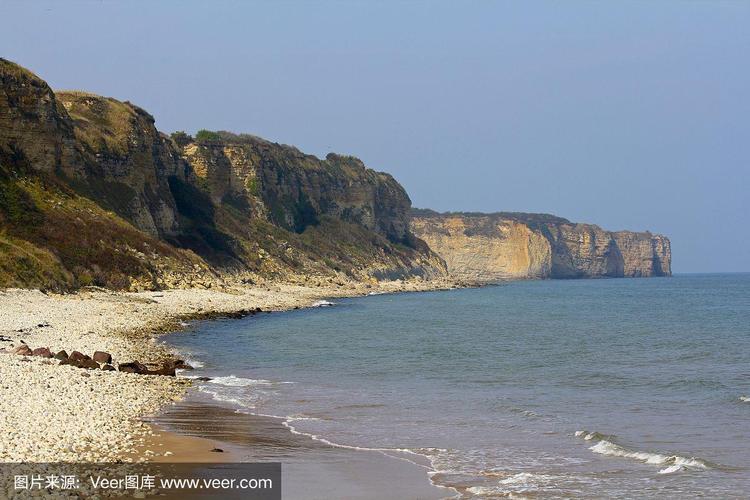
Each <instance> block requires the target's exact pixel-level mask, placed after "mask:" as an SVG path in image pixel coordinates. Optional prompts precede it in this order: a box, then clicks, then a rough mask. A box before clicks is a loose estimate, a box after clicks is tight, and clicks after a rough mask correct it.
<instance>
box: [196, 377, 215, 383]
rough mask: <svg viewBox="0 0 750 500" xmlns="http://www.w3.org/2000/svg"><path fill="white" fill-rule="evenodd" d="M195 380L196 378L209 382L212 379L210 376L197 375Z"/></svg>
mask: <svg viewBox="0 0 750 500" xmlns="http://www.w3.org/2000/svg"><path fill="white" fill-rule="evenodd" d="M195 380H198V381H200V382H210V381H211V380H213V379H212V378H211V377H197V378H196V379H195Z"/></svg>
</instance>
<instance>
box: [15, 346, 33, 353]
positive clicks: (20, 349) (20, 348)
mask: <svg viewBox="0 0 750 500" xmlns="http://www.w3.org/2000/svg"><path fill="white" fill-rule="evenodd" d="M31 352H32V351H31V348H30V347H29V346H27V345H26V344H23V345H19V346H18V347H16V348H15V349H13V354H19V355H21V356H31Z"/></svg>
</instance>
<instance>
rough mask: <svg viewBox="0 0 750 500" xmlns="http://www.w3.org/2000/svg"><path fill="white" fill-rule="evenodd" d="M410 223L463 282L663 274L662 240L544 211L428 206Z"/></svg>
mask: <svg viewBox="0 0 750 500" xmlns="http://www.w3.org/2000/svg"><path fill="white" fill-rule="evenodd" d="M411 224H412V225H411V227H412V230H413V231H414V233H415V234H416V235H417V236H418V237H419V238H421V239H423V240H424V241H426V242H427V244H428V245H429V246H430V248H432V249H433V250H434V251H435V252H437V253H438V255H440V256H441V257H443V259H445V262H446V264H447V266H448V272H449V273H450V274H451V275H452V276H454V277H457V278H461V279H466V280H471V281H478V282H492V281H500V280H504V279H521V278H592V277H638V276H669V275H671V248H670V243H669V239H668V238H666V237H665V236H662V235H659V234H651V233H649V232H640V233H636V232H630V231H616V232H611V231H605V230H603V229H601V228H600V227H598V226H595V225H592V224H575V223H572V222H570V221H568V220H566V219H563V218H560V217H554V216H551V215H544V214H518V213H497V214H477V213H447V214H438V213H436V212H432V211H429V210H415V211H414V213H413V217H412V223H411Z"/></svg>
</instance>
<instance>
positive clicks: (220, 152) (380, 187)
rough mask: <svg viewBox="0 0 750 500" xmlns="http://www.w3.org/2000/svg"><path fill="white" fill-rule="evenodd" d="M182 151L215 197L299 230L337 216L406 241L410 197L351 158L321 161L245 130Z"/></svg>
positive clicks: (194, 143)
mask: <svg viewBox="0 0 750 500" xmlns="http://www.w3.org/2000/svg"><path fill="white" fill-rule="evenodd" d="M182 155H183V157H184V158H185V159H186V160H187V161H188V162H189V163H190V164H191V165H192V166H193V170H194V172H195V174H196V175H197V176H198V177H199V178H200V179H202V180H203V181H204V182H205V186H206V188H207V189H208V191H209V192H210V193H211V198H212V200H213V201H214V203H228V204H231V205H233V206H235V207H236V208H238V209H240V210H243V211H245V212H246V213H248V214H249V215H253V216H256V217H261V218H265V219H267V220H269V221H271V222H273V223H274V224H276V225H278V226H280V227H283V228H285V229H287V230H290V231H295V232H297V233H301V232H303V231H304V230H305V229H306V228H307V227H308V226H310V225H314V224H317V223H318V222H319V221H320V220H321V218H323V217H326V216H328V217H335V218H337V219H341V220H343V221H346V222H351V223H354V224H357V225H360V226H362V227H365V228H367V229H369V230H371V231H375V232H377V233H379V234H382V235H383V236H385V237H386V238H388V239H389V240H390V241H392V242H394V243H409V241H410V236H411V235H410V233H409V221H408V217H409V210H410V208H411V201H410V200H409V197H408V195H407V194H406V191H404V189H403V188H402V187H401V185H400V184H398V183H397V182H396V181H395V180H394V179H393V177H391V176H390V175H388V174H385V173H382V172H376V171H374V170H371V169H368V168H366V167H365V165H364V163H362V161H361V160H359V159H358V158H355V157H352V156H342V155H336V154H333V153H331V154H329V155H328V156H327V157H326V158H325V159H324V160H321V159H318V158H317V157H315V156H312V155H307V154H304V153H302V152H300V151H299V150H298V149H296V148H294V147H291V146H286V145H282V144H276V143H272V142H269V141H266V140H264V139H260V138H258V137H254V136H250V135H236V134H231V133H228V132H218V133H216V137H215V138H213V139H211V140H201V141H191V142H188V143H187V144H185V145H184V146H183V148H182Z"/></svg>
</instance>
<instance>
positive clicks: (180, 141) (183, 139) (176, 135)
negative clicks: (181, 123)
mask: <svg viewBox="0 0 750 500" xmlns="http://www.w3.org/2000/svg"><path fill="white" fill-rule="evenodd" d="M170 137H171V138H172V140H173V141H174V143H175V144H177V146H179V147H181V148H184V147H185V146H187V145H188V144H190V143H191V142H193V136H191V135H189V134H186V133H185V132H184V131H182V130H178V131H177V132H172V134H171V135H170Z"/></svg>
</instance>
